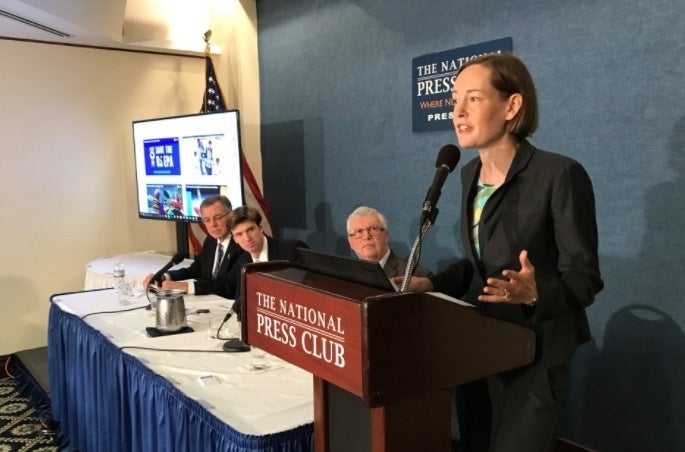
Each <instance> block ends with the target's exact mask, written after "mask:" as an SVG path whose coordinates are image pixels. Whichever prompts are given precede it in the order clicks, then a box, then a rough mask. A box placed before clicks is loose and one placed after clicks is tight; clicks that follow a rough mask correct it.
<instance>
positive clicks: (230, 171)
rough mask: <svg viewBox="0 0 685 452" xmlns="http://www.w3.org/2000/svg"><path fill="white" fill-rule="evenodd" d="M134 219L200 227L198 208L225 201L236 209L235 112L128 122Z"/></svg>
mask: <svg viewBox="0 0 685 452" xmlns="http://www.w3.org/2000/svg"><path fill="white" fill-rule="evenodd" d="M133 151H134V156H135V167H136V186H137V195H138V216H139V217H140V218H149V219H157V220H172V221H185V222H197V221H200V203H201V202H202V200H203V199H204V198H206V197H208V196H212V195H225V196H227V197H228V199H230V200H231V204H233V206H234V207H237V206H242V205H243V204H244V202H243V201H244V200H243V176H242V171H241V165H240V119H239V114H238V111H237V110H229V111H223V112H219V113H207V114H194V115H185V116H174V117H167V118H157V119H146V120H140V121H134V122H133Z"/></svg>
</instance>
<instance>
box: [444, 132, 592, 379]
mask: <svg viewBox="0 0 685 452" xmlns="http://www.w3.org/2000/svg"><path fill="white" fill-rule="evenodd" d="M480 168H481V163H480V159H478V158H476V159H474V160H472V161H471V162H469V163H468V164H466V165H465V166H464V168H463V169H462V172H461V179H462V200H461V240H462V243H463V244H464V248H465V250H464V253H465V256H466V259H464V260H461V261H458V262H456V263H454V264H452V265H451V266H449V267H448V268H447V269H446V270H445V271H444V272H442V273H440V274H438V275H436V276H434V277H432V278H431V280H432V281H433V285H434V288H435V290H436V291H441V292H445V293H447V294H450V295H452V296H455V297H458V298H462V297H463V298H464V299H465V300H466V301H469V302H471V303H474V304H475V305H476V306H477V308H478V310H479V311H480V312H482V313H483V314H485V315H487V316H491V317H496V318H499V319H502V320H506V321H509V322H514V323H517V324H520V325H524V326H528V327H530V328H532V329H534V330H535V332H536V336H537V359H538V361H539V362H543V363H545V364H548V365H554V364H560V363H563V362H566V361H568V360H569V359H570V357H571V356H572V355H573V352H574V351H575V349H576V348H577V346H578V345H579V344H581V343H583V342H586V341H588V340H590V338H591V335H590V329H589V325H588V320H587V316H586V314H585V308H586V307H587V306H589V305H591V304H592V303H593V301H594V296H595V294H597V293H598V292H599V291H600V290H601V289H602V287H603V285H604V283H603V282H602V279H601V277H600V271H599V259H598V253H597V222H596V217H595V199H594V193H593V190H592V183H591V181H590V178H589V177H588V175H587V173H586V172H585V170H584V169H583V167H582V166H581V165H580V164H579V163H578V162H576V161H574V160H572V159H570V158H567V157H564V156H561V155H558V154H553V153H550V152H545V151H542V150H539V149H536V148H534V147H533V146H532V145H531V144H530V143H529V142H528V141H526V140H523V141H522V142H521V143H520V145H519V149H518V152H517V153H516V156H515V157H514V160H513V162H512V165H511V168H510V169H509V172H508V174H507V177H506V179H505V181H504V183H503V184H502V185H501V186H500V187H499V188H498V189H497V190H496V191H495V192H494V193H493V194H492V196H491V197H490V199H488V201H487V203H486V205H485V207H484V209H483V212H482V214H481V218H480V224H479V231H478V234H479V242H480V247H481V260H480V261H479V260H478V259H477V258H476V256H475V254H474V250H473V242H472V240H471V235H470V230H471V224H472V221H471V218H472V203H473V199H474V196H475V194H476V191H477V182H478V174H479V172H480ZM524 249H525V250H528V258H529V260H530V262H531V263H532V264H533V266H534V267H535V281H536V284H537V289H538V302H537V305H536V306H535V307H528V306H523V305H513V304H506V303H481V302H478V300H477V297H478V295H479V294H481V293H482V291H483V287H484V285H485V280H486V278H488V277H501V273H502V270H504V269H513V270H519V269H520V264H519V254H520V252H521V251H522V250H524Z"/></svg>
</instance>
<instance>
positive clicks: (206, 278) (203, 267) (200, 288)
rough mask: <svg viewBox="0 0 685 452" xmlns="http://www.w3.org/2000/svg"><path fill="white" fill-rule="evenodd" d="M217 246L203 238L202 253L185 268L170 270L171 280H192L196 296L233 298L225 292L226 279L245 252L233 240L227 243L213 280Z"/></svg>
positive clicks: (212, 239)
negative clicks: (216, 274)
mask: <svg viewBox="0 0 685 452" xmlns="http://www.w3.org/2000/svg"><path fill="white" fill-rule="evenodd" d="M217 245H218V242H217V240H216V239H215V238H213V237H207V238H205V241H204V243H203V244H202V251H200V254H198V255H197V256H195V260H194V261H193V263H192V264H190V266H189V267H186V268H181V269H178V270H171V271H170V272H169V276H171V279H172V280H174V281H182V280H186V279H194V280H195V294H196V295H207V294H210V293H213V294H216V295H219V296H221V297H225V298H233V294H229V293H228V292H227V291H226V289H227V285H226V278H227V277H228V274H229V272H230V270H231V269H232V268H233V266H234V265H235V263H236V261H237V259H238V258H240V257H241V256H242V254H244V253H245V252H244V251H243V249H242V248H240V246H238V244H237V243H235V242H234V241H233V239H231V240H230V241H229V242H228V249H227V250H226V252H225V253H224V257H223V259H222V261H221V266H220V267H219V275H218V277H217V278H216V279H213V278H212V273H213V272H214V256H215V255H216V247H217Z"/></svg>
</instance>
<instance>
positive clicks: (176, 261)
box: [150, 253, 183, 284]
mask: <svg viewBox="0 0 685 452" xmlns="http://www.w3.org/2000/svg"><path fill="white" fill-rule="evenodd" d="M182 261H183V255H182V254H181V253H176V254H174V257H172V258H171V260H170V261H169V262H167V263H166V264H165V265H164V267H162V268H160V269H159V271H158V272H157V273H155V274H154V276H153V277H152V279H151V280H150V284H154V283H157V284H161V283H162V278H163V277H164V273H166V272H167V271H168V270H169V269H170V268H171V267H173V266H174V265H176V264H180V263H181V262H182Z"/></svg>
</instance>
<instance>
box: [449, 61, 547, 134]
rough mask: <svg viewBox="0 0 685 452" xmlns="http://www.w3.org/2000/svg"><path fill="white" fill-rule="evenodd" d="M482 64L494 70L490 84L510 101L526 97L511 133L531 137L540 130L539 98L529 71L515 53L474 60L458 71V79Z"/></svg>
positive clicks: (513, 121)
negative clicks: (465, 72)
mask: <svg viewBox="0 0 685 452" xmlns="http://www.w3.org/2000/svg"><path fill="white" fill-rule="evenodd" d="M475 64H480V65H481V66H485V67H487V68H488V69H490V84H491V85H492V87H493V88H495V89H496V90H497V91H499V92H500V93H501V94H502V96H503V97H504V98H505V99H507V98H508V97H509V96H511V95H512V94H515V93H519V94H520V95H521V97H523V104H522V105H521V109H520V110H519V111H518V113H517V114H516V116H514V118H512V119H511V121H509V123H508V124H507V130H508V131H509V132H511V133H513V134H514V135H516V137H517V138H518V139H523V138H526V137H528V136H531V135H532V134H533V132H535V130H536V129H537V128H538V96H537V94H536V92H535V83H533V78H532V77H531V76H530V72H528V68H527V67H526V65H525V64H523V61H521V60H520V59H519V58H518V57H517V56H516V55H514V54H513V53H508V52H505V53H488V54H486V55H481V56H478V57H476V58H472V59H470V60H469V61H467V62H466V63H464V64H463V65H462V66H461V67H460V68H459V70H458V71H457V76H459V74H460V73H461V71H463V70H464V69H466V68H467V67H469V66H473V65H475Z"/></svg>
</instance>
